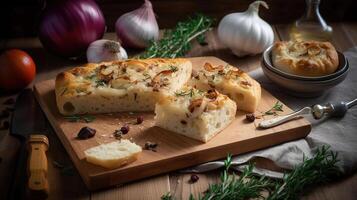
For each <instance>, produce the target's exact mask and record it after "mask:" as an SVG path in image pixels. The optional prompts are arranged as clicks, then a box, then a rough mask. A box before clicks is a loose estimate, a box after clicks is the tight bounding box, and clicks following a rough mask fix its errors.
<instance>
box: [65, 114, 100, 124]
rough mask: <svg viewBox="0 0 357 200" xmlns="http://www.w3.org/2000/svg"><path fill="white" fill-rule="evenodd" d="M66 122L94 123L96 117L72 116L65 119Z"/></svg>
mask: <svg viewBox="0 0 357 200" xmlns="http://www.w3.org/2000/svg"><path fill="white" fill-rule="evenodd" d="M64 118H65V119H66V120H68V121H69V122H79V121H81V120H83V121H84V122H86V123H90V122H92V121H94V120H95V116H92V115H83V116H80V115H71V116H65V117H64Z"/></svg>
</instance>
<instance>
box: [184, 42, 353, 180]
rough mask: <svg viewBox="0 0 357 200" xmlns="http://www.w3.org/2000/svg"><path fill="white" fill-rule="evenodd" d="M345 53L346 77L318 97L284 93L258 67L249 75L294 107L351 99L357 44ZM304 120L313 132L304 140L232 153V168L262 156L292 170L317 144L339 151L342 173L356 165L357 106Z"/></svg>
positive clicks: (217, 164) (217, 163)
mask: <svg viewBox="0 0 357 200" xmlns="http://www.w3.org/2000/svg"><path fill="white" fill-rule="evenodd" d="M344 54H345V56H346V57H347V59H348V61H349V64H350V70H349V73H348V75H347V78H346V79H345V80H344V81H343V82H342V83H340V84H339V85H338V86H336V87H334V88H332V89H330V90H329V91H328V92H326V93H325V94H324V95H322V96H320V97H318V98H298V97H292V96H289V95H287V94H286V93H284V91H281V89H280V88H278V87H277V86H276V85H275V84H274V83H272V82H271V81H270V80H269V79H267V78H266V77H265V76H264V74H263V72H262V70H261V68H259V69H257V70H255V71H252V72H251V73H250V75H251V76H252V77H253V78H255V79H256V80H258V81H259V83H260V84H261V85H262V87H264V88H265V89H266V90H268V91H269V92H270V93H272V94H273V95H274V96H276V97H277V98H278V99H280V100H281V101H282V102H284V104H286V105H288V106H289V107H290V108H292V109H293V110H295V109H299V108H302V107H305V106H310V105H313V104H316V103H319V104H324V103H328V102H339V101H350V100H352V99H354V98H357V47H354V48H352V49H350V50H348V51H347V52H345V53H344ZM307 119H308V120H309V121H310V122H311V124H312V131H311V133H310V134H309V135H308V136H307V137H306V138H305V139H300V140H296V141H292V142H287V143H284V144H281V145H277V146H274V147H270V148H267V149H263V150H259V151H254V152H251V153H247V154H243V155H239V156H235V157H233V158H232V161H233V162H232V163H233V168H234V169H236V170H239V171H241V170H242V169H243V168H244V166H246V165H247V162H248V161H249V160H251V159H252V158H254V157H264V158H267V159H270V160H272V161H273V162H275V164H276V165H278V166H279V167H282V168H285V169H292V168H293V167H294V166H296V165H298V164H301V163H302V161H303V156H304V155H305V157H307V158H310V157H312V155H313V154H314V152H315V151H316V149H317V148H318V147H321V146H322V145H328V146H330V147H331V148H330V149H331V150H333V151H335V152H338V159H339V160H340V162H339V163H338V164H339V166H340V167H341V169H342V170H343V171H344V172H345V173H350V172H352V171H354V170H355V169H356V168H357V106H355V107H353V108H351V109H349V111H348V112H347V114H346V115H345V116H344V118H342V119H337V118H328V119H322V120H315V119H313V118H312V117H307ZM227 153H229V152H227ZM222 166H224V163H223V160H222V161H215V162H208V163H205V164H201V165H198V166H195V167H192V168H189V169H185V170H182V171H183V172H194V173H199V172H206V171H210V170H213V169H217V168H220V167H222ZM254 172H255V173H257V174H260V175H265V176H268V177H274V178H282V176H283V174H282V173H279V172H273V171H270V170H266V169H261V168H255V169H254Z"/></svg>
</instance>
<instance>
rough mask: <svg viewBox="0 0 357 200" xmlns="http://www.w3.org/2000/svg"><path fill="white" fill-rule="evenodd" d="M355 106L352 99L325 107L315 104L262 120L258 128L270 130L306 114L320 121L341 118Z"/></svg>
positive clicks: (355, 100)
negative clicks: (326, 118) (323, 118)
mask: <svg viewBox="0 0 357 200" xmlns="http://www.w3.org/2000/svg"><path fill="white" fill-rule="evenodd" d="M355 105H357V99H354V100H352V101H350V102H344V101H341V102H338V103H327V104H326V105H320V104H316V105H313V106H308V107H304V108H302V109H300V110H298V111H295V112H293V113H290V114H288V115H284V116H279V117H275V118H272V119H268V120H264V121H262V122H260V123H259V124H258V127H259V128H263V129H266V128H271V127H274V126H278V125H280V124H283V123H285V122H288V121H290V120H293V119H297V118H299V117H301V116H302V115H306V114H311V115H312V116H313V117H314V118H315V119H321V118H322V117H324V116H327V115H328V116H330V117H343V116H344V115H345V114H346V112H347V111H348V109H350V108H351V107H353V106H355Z"/></svg>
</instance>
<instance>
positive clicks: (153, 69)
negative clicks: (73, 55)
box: [55, 59, 192, 115]
mask: <svg viewBox="0 0 357 200" xmlns="http://www.w3.org/2000/svg"><path fill="white" fill-rule="evenodd" d="M191 72H192V64H191V62H190V61H189V60H187V59H147V60H125V61H115V62H103V63H99V64H94V63H90V64H87V65H84V66H80V67H75V68H74V69H71V70H69V71H66V72H62V73H60V74H58V75H57V77H56V86H55V91H56V100H57V106H58V109H59V111H60V113H62V114H64V115H73V114H84V113H92V114H95V113H109V112H122V111H134V112H135V111H153V110H154V107H155V103H156V102H157V101H158V100H160V99H162V98H164V97H165V96H167V95H170V94H172V93H173V92H174V91H175V90H177V89H179V88H181V87H182V86H183V85H184V84H185V83H186V82H187V81H188V79H189V78H190V76H191Z"/></svg>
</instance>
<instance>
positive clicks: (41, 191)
mask: <svg viewBox="0 0 357 200" xmlns="http://www.w3.org/2000/svg"><path fill="white" fill-rule="evenodd" d="M46 130H47V128H46V119H45V117H44V114H43V113H42V110H41V108H40V107H39V105H38V103H37V102H36V100H35V98H34V95H33V92H32V90H31V89H24V90H23V91H22V92H21V93H20V94H19V96H18V97H17V99H16V103H15V110H14V113H13V115H12V119H11V126H10V135H12V136H14V137H16V138H17V139H18V140H19V141H20V142H21V147H20V150H19V152H18V160H17V163H16V165H15V166H17V168H16V170H15V173H14V179H13V183H12V187H11V188H10V191H9V195H8V199H23V197H24V194H25V192H26V182H27V180H26V179H27V174H26V171H28V172H29V175H30V178H29V182H28V185H29V188H30V191H31V192H34V193H36V195H40V196H47V193H48V181H47V158H46V154H45V151H46V150H47V148H48V139H47V137H46V136H44V135H35V133H37V134H38V133H46ZM27 142H29V145H28V143H27ZM28 150H29V152H28ZM27 159H29V162H27ZM27 163H28V164H29V167H28V170H26V164H27Z"/></svg>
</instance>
